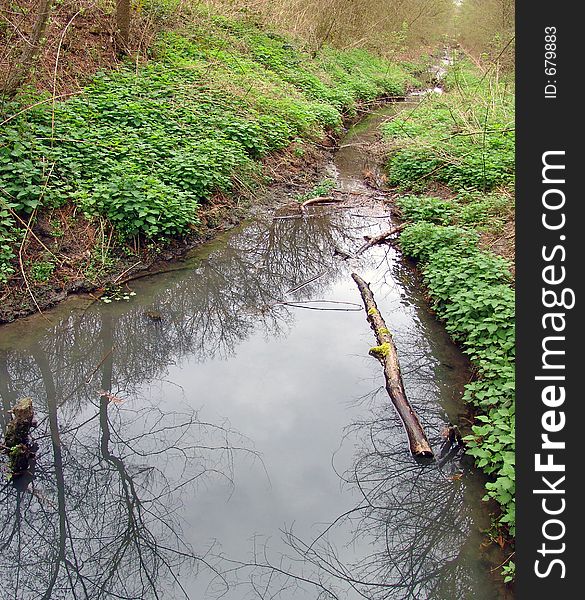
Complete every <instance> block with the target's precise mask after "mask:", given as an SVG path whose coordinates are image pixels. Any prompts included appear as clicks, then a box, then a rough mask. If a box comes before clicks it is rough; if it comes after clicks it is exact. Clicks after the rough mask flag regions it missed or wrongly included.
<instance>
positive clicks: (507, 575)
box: [502, 560, 516, 583]
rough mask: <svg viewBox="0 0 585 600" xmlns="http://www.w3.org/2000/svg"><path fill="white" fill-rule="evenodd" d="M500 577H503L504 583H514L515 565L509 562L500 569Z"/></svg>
mask: <svg viewBox="0 0 585 600" xmlns="http://www.w3.org/2000/svg"><path fill="white" fill-rule="evenodd" d="M502 575H503V576H504V583H510V582H511V581H514V578H515V577H516V564H515V563H514V561H512V560H511V561H510V562H509V563H508V564H507V565H505V566H504V567H502Z"/></svg>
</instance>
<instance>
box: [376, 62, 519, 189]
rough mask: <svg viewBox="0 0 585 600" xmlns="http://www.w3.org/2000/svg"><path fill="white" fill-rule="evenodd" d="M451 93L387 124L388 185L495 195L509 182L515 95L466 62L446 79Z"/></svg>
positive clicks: (430, 99)
mask: <svg viewBox="0 0 585 600" xmlns="http://www.w3.org/2000/svg"><path fill="white" fill-rule="evenodd" d="M446 84H447V88H448V89H449V90H450V93H448V94H444V95H440V96H439V95H436V94H430V95H428V96H427V97H426V98H425V99H424V100H423V102H422V103H421V104H420V105H419V106H417V107H416V108H414V109H413V110H412V111H403V112H402V113H400V114H399V115H398V116H397V118H395V119H393V120H392V121H390V122H388V123H386V124H385V125H384V127H383V133H384V134H385V136H386V137H387V138H389V139H392V140H394V141H395V142H398V143H397V146H398V148H397V149H396V151H395V152H394V153H393V155H392V158H391V160H390V161H389V163H388V166H387V174H388V177H389V180H390V182H391V183H392V184H393V185H397V186H400V187H405V188H408V189H418V190H424V189H425V187H426V186H427V185H428V184H429V182H430V181H437V182H440V183H442V184H445V185H447V186H449V187H450V188H451V189H454V190H458V191H459V190H465V189H468V190H481V191H484V192H487V191H491V190H495V189H497V188H499V187H502V186H509V185H511V184H512V183H513V181H514V161H515V132H514V94H513V90H512V89H511V88H510V85H508V84H507V80H505V79H504V80H502V81H499V82H496V81H494V78H493V77H486V76H485V75H481V74H478V72H477V70H476V69H474V68H472V67H471V65H470V64H469V63H467V62H465V61H461V62H458V63H457V66H456V67H455V68H453V69H452V71H451V73H450V74H449V75H448V77H447V81H446Z"/></svg>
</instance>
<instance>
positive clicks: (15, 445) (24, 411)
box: [3, 398, 34, 475]
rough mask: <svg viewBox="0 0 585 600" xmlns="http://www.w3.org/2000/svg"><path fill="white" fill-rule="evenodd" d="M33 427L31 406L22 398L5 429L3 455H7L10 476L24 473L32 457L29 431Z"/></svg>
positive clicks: (30, 402) (30, 401) (28, 400)
mask: <svg viewBox="0 0 585 600" xmlns="http://www.w3.org/2000/svg"><path fill="white" fill-rule="evenodd" d="M33 426H34V411H33V404H32V400H31V399H30V398H22V399H21V400H19V401H18V402H17V403H16V404H15V405H14V407H13V409H12V420H11V421H10V422H9V423H8V425H7V427H6V435H5V437H4V448H3V452H4V454H7V455H8V467H9V469H10V471H11V473H12V475H20V474H21V473H24V472H25V471H26V470H27V469H28V466H29V461H30V459H31V458H32V457H33V456H34V449H33V447H32V445H31V443H30V436H29V434H30V430H31V427H33Z"/></svg>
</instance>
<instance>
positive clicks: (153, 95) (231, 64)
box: [0, 0, 408, 282]
mask: <svg viewBox="0 0 585 600" xmlns="http://www.w3.org/2000/svg"><path fill="white" fill-rule="evenodd" d="M176 4H177V2H176V0H156V1H154V0H152V1H151V0H141V2H140V4H139V8H140V9H141V10H145V11H147V12H148V13H149V14H150V15H151V16H154V17H155V18H156V19H159V20H166V19H170V18H171V17H172V13H173V7H175V6H176ZM151 50H152V52H151V54H152V55H153V56H154V57H155V58H154V59H153V60H151V61H150V62H148V63H146V64H144V65H141V66H140V67H139V68H138V69H137V68H136V65H135V64H125V65H122V66H121V67H120V68H119V69H118V70H116V71H113V72H109V73H100V74H98V75H96V76H95V77H94V79H93V81H92V83H91V84H90V85H89V86H88V87H87V88H86V89H85V90H84V92H83V93H82V94H80V95H77V96H74V97H72V98H70V99H68V100H66V101H63V102H56V103H55V105H54V106H53V103H52V102H50V101H47V102H43V100H49V99H47V98H39V97H38V95H37V96H34V94H33V95H27V96H24V95H22V96H21V98H20V100H19V101H16V102H10V103H6V102H5V103H4V104H1V105H0V121H5V123H4V125H3V127H2V130H1V131H0V190H1V192H2V197H3V198H4V199H5V201H6V202H9V203H10V207H11V208H13V209H14V210H15V211H16V212H17V213H18V214H20V215H21V216H23V217H26V216H28V215H30V214H31V213H33V211H34V210H35V209H42V208H43V207H47V206H59V205H62V204H64V203H65V202H67V201H74V202H76V203H77V204H79V205H80V206H81V208H82V209H83V210H84V211H85V212H86V213H87V214H90V215H91V214H93V215H96V217H106V218H107V219H109V221H110V222H111V224H112V225H113V226H114V228H115V230H116V231H117V233H118V234H119V235H118V237H119V238H121V239H125V238H129V237H131V236H142V237H145V238H156V239H157V240H159V241H160V240H161V239H165V238H169V237H173V236H181V235H184V234H185V233H186V232H187V231H188V230H189V228H190V227H191V226H192V225H194V224H196V223H197V222H198V219H197V210H198V207H201V206H203V205H205V204H206V203H207V202H209V200H210V199H211V198H212V197H213V196H214V195H215V194H218V193H231V192H232V191H233V188H234V186H235V185H246V186H249V185H251V184H253V183H254V181H255V180H256V176H257V174H258V172H259V170H260V168H261V167H260V161H261V159H262V158H263V157H265V156H266V155H267V154H269V153H271V152H274V151H277V150H280V149H282V148H285V147H287V146H289V145H290V144H291V143H293V142H296V143H297V145H298V142H299V141H304V140H307V141H311V140H316V139H318V138H320V137H321V136H322V135H323V134H324V131H325V130H326V129H331V130H335V129H337V128H340V127H341V124H342V119H343V116H344V115H346V114H352V113H354V112H355V110H356V106H357V104H358V103H359V102H360V101H363V100H371V99H373V98H376V97H378V96H381V95H387V94H403V93H404V86H405V84H406V81H407V79H408V76H407V75H406V72H405V71H404V70H403V69H402V68H400V67H398V66H394V65H391V64H389V63H388V62H386V61H383V60H381V59H379V58H377V57H375V56H373V55H372V54H369V53H367V52H365V51H363V50H347V51H342V50H335V49H330V48H323V49H322V52H321V53H320V56H319V57H318V58H317V59H313V58H312V57H311V56H310V55H309V54H308V53H306V52H303V51H301V50H299V49H297V48H296V47H295V42H294V41H291V40H288V39H286V38H285V37H283V36H280V35H278V34H275V33H271V32H267V31H263V30H261V29H260V28H259V27H258V26H257V25H255V24H253V23H251V22H247V21H241V20H234V19H228V18H225V17H223V16H219V15H211V16H210V15H209V14H208V13H205V14H204V13H203V12H200V14H196V15H195V16H194V18H193V19H190V20H189V23H188V24H187V25H185V26H184V28H183V29H182V30H180V31H179V30H174V31H169V32H166V33H163V34H161V35H160V36H159V39H158V40H157V42H156V43H155V45H154V47H153V48H152V49H151ZM0 210H2V211H3V212H1V213H0V281H2V282H3V281H6V279H7V277H9V276H10V274H11V267H10V261H11V260H12V259H13V252H14V251H13V244H14V241H15V240H16V238H17V236H18V228H17V227H16V225H15V222H14V220H13V217H12V216H11V215H10V214H9V213H7V212H5V209H4V208H1V209H0Z"/></svg>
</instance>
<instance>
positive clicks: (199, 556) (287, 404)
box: [0, 121, 499, 600]
mask: <svg viewBox="0 0 585 600" xmlns="http://www.w3.org/2000/svg"><path fill="white" fill-rule="evenodd" d="M374 123H375V121H374ZM372 127H373V125H372V124H371V125H370V127H368V126H366V127H365V128H362V132H363V134H364V135H371V131H372ZM359 136H360V133H359V131H358V132H357V139H356V134H355V132H354V134H353V136H352V137H350V138H348V139H350V140H351V141H352V144H353V142H357V144H356V145H355V146H353V145H352V146H349V147H351V148H354V150H351V151H350V152H353V153H354V158H353V160H351V155H350V156H349V159H348V156H347V151H346V153H345V155H344V153H343V152H342V154H341V156H340V157H339V159H338V162H337V170H338V175H339V177H340V181H341V185H350V186H353V184H352V182H351V180H352V178H353V180H354V183H355V181H356V180H357V179H358V177H359V169H357V167H356V164H354V161H359V160H363V158H364V157H363V156H362V157H361V159H360V147H363V146H361V145H360V141H363V140H362V139H361V138H360V137H359ZM362 152H363V151H362ZM348 162H349V163H350V164H351V169H350V168H349V167H345V166H344V165H345V164H347V163H348ZM362 167H363V164H362ZM348 182H349V183H348ZM358 188H359V186H358V187H355V186H354V187H353V188H352V189H354V190H355V189H358ZM384 214H385V208H384V207H383V206H382V205H381V206H380V207H378V208H375V207H374V208H371V207H370V208H366V207H365V206H362V205H361V203H360V202H359V201H358V198H356V204H355V206H353V207H351V208H346V209H343V210H340V209H338V208H336V207H334V208H331V207H326V208H315V209H309V210H308V214H307V215H305V216H304V217H302V216H301V214H300V212H299V213H298V214H297V213H295V212H292V213H291V214H290V215H288V216H289V217H291V218H286V219H272V218H271V217H269V216H267V217H266V218H258V219H257V220H255V221H253V222H250V223H247V224H245V225H244V226H242V227H240V228H239V229H237V230H234V231H232V232H231V233H229V234H226V235H223V236H221V237H220V238H218V239H217V240H216V241H215V242H213V243H212V244H209V245H206V246H205V247H202V248H201V249H199V250H198V251H196V252H195V253H194V254H193V255H192V256H190V257H189V259H188V260H187V261H185V262H184V263H182V264H181V265H178V267H177V269H176V270H175V271H173V272H171V273H168V274H165V275H162V276H158V277H153V278H149V279H144V280H141V281H136V282H134V283H133V284H132V286H131V289H132V291H133V292H135V293H136V295H135V296H132V297H131V299H130V300H129V301H120V302H112V303H109V304H105V303H103V302H91V301H89V300H87V299H76V300H73V301H70V302H66V303H64V304H63V305H61V306H60V307H59V308H58V309H56V310H55V311H52V312H49V313H47V314H46V315H45V317H40V316H36V317H32V318H29V319H24V320H23V321H21V322H19V323H16V324H13V325H11V326H6V327H4V328H2V329H1V330H0V397H1V400H2V406H3V412H2V419H3V422H2V425H3V427H4V425H5V422H6V420H7V419H8V418H9V416H8V410H9V408H10V406H12V405H13V404H14V402H15V400H16V399H17V398H20V397H22V396H31V397H32V398H33V401H34V405H35V409H36V412H37V415H38V427H37V429H36V430H35V432H34V438H35V440H36V442H37V443H38V445H39V451H38V457H37V461H36V464H35V465H33V467H32V469H31V471H32V472H31V474H30V475H25V476H23V477H21V478H20V479H19V480H18V481H15V482H14V483H8V484H5V485H4V486H3V488H2V490H1V492H0V518H1V519H2V528H1V533H0V544H1V546H2V552H1V553H0V573H1V575H2V576H1V577H0V596H1V597H2V598H6V599H7V600H8V599H14V600H28V599H33V598H34V599H38V598H47V599H49V598H51V599H61V598H63V599H65V598H67V599H69V598H71V599H76V598H91V599H97V598H100V599H101V598H104V599H108V600H109V599H114V598H124V599H127V598H132V599H143V598H171V599H175V598H177V599H179V598H192V599H207V598H210V599H212V598H219V597H221V598H226V599H229V600H241V599H247V598H279V599H281V600H288V599H293V598H295V599H301V600H303V599H317V598H347V599H351V600H353V599H357V598H371V599H377V598H380V599H381V598H384V599H388V600H394V599H397V600H398V599H403V598H404V599H406V598H413V599H414V598H416V599H421V598H429V599H431V598H433V599H441V600H455V599H458V598H462V599H463V598H474V599H479V600H488V599H493V598H498V597H499V596H498V592H497V591H496V589H495V587H494V586H493V585H492V584H491V581H490V578H489V575H488V573H487V570H486V567H485V564H484V558H483V557H482V554H481V551H480V544H481V541H482V534H481V531H480V530H481V528H482V527H486V526H487V525H488V520H487V516H486V514H485V510H484V507H483V506H482V503H481V496H482V483H481V481H479V480H478V479H477V478H476V477H475V476H474V475H473V474H472V473H470V472H468V469H467V468H466V467H465V465H463V464H462V461H461V460H460V456H458V455H457V454H456V453H455V452H454V453H452V455H450V456H449V455H448V456H443V457H442V458H441V460H439V461H438V462H437V463H433V464H429V465H419V464H417V463H416V462H414V461H413V459H412V457H411V456H410V455H409V453H408V445H407V441H406V435H405V433H404V431H403V429H402V426H401V423H400V422H399V421H398V419H397V418H396V416H395V414H394V411H393V409H392V406H391V404H390V402H389V399H388V398H387V396H386V392H385V390H384V389H383V376H382V372H381V369H380V366H379V364H378V363H377V361H375V360H374V359H372V358H371V357H369V356H368V349H369V348H370V347H371V346H373V345H375V340H374V337H373V333H372V332H371V330H370V329H369V326H368V323H367V322H366V315H365V312H364V311H363V308H362V306H361V299H360V296H359V293H358V290H357V288H356V287H355V284H354V283H353V281H352V280H351V277H350V274H351V272H352V271H354V270H355V271H357V272H358V273H360V274H361V275H362V276H363V277H364V278H365V279H366V280H367V281H369V282H371V285H372V289H373V291H374V294H375V295H376V299H377V301H378V304H379V307H380V310H381V312H382V314H383V315H384V316H385V318H386V321H387V324H388V326H389V328H390V329H391V330H392V332H393V333H394V336H395V341H396V344H397V347H398V352H399V355H400V358H401V364H402V368H403V375H404V380H405V386H406V390H407V393H408V395H409V398H410V400H411V402H412V403H413V405H414V406H415V408H416V409H417V411H418V412H419V415H420V417H421V420H422V422H423V425H424V426H425V428H426V429H427V433H428V435H429V437H430V440H431V443H432V445H433V447H434V448H435V450H436V452H437V454H438V455H440V449H441V447H442V446H443V444H444V438H443V435H442V432H443V430H444V428H445V425H446V424H448V423H449V422H456V421H457V419H458V417H459V414H460V412H461V411H462V408H461V404H460V396H461V390H462V386H463V385H464V383H466V381H467V380H468V377H469V373H468V370H467V363H466V361H465V360H464V358H463V357H462V356H461V355H460V353H459V351H458V350H457V348H456V347H455V346H454V345H453V344H452V343H451V342H450V341H449V339H448V338H447V336H446V334H445V332H444V331H443V329H442V328H441V326H440V325H438V324H437V323H436V322H435V320H434V319H433V317H432V315H431V314H430V313H429V312H428V310H427V308H426V306H425V303H424V300H423V299H422V298H421V295H420V293H419V291H418V289H419V282H418V281H417V277H416V274H415V273H414V271H413V270H412V268H411V267H409V266H408V265H407V264H405V263H403V262H402V261H401V259H400V258H399V256H398V255H397V253H396V251H394V250H393V249H392V248H390V247H380V248H375V249H373V250H372V251H370V252H369V253H367V254H366V255H365V256H364V258H363V259H361V260H359V261H358V260H349V261H347V260H343V259H341V258H340V257H339V255H338V254H336V250H337V251H338V250H343V251H346V252H350V253H351V252H352V251H354V250H355V249H357V248H358V247H359V246H360V245H361V244H362V242H363V238H362V236H363V235H365V234H367V233H375V232H379V231H380V230H381V228H387V227H388V219H387V218H385V217H384Z"/></svg>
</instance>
